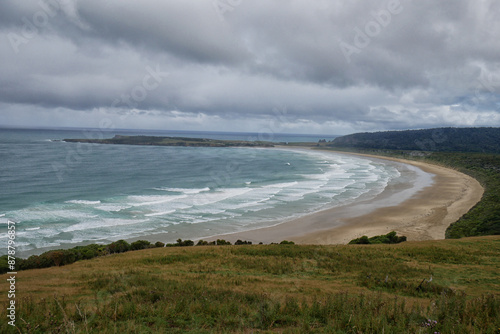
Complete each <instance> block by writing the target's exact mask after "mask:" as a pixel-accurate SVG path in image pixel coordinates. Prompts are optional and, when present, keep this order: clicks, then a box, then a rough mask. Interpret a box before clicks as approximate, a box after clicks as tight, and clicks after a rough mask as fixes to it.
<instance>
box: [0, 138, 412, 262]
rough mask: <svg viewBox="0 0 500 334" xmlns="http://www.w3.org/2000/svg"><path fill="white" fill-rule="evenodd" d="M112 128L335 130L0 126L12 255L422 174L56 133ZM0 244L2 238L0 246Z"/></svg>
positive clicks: (282, 154) (326, 202)
mask: <svg viewBox="0 0 500 334" xmlns="http://www.w3.org/2000/svg"><path fill="white" fill-rule="evenodd" d="M115 134H122V135H158V136H183V137H205V138H214V139H244V140H248V139H263V140H270V141H276V142H294V141H302V142H304V141H311V142H317V141H318V140H319V139H327V140H331V139H333V138H334V136H331V137H325V136H307V135H282V134H279V135H278V134H274V135H262V134H261V135H259V134H238V133H215V132H181V131H138V130H113V131H101V130H92V129H65V130H62V129H56V130H47V129H45V130H23V129H0V159H1V161H2V167H1V169H0V180H1V191H0V210H1V211H0V244H3V245H6V242H7V237H8V234H7V222H8V220H12V221H15V222H16V246H17V253H16V255H17V256H23V255H24V256H27V255H31V254H39V253H42V252H44V251H47V250H49V249H55V248H70V247H74V246H76V245H84V244H90V243H110V242H112V241H116V240H119V239H137V238H139V239H141V238H144V239H148V240H151V241H162V242H175V240H177V239H179V238H180V239H192V240H193V239H199V238H207V237H210V236H214V235H220V234H225V233H230V232H237V231H244V230H250V229H255V228H259V227H264V226H271V225H275V224H278V223H280V222H284V221H287V220H291V219H293V218H296V217H300V216H303V215H306V214H309V213H312V212H315V211H318V210H322V209H326V208H330V207H334V206H338V205H342V204H346V203H350V202H352V201H356V200H360V199H361V198H364V199H366V198H371V197H374V196H376V195H377V194H379V193H381V192H382V191H383V190H384V189H385V187H387V185H389V184H394V183H398V182H410V181H415V180H416V179H417V178H418V177H420V176H419V172H418V171H417V170H413V169H411V168H410V167H409V166H407V165H403V164H398V163H389V162H384V161H378V160H372V159H367V158H362V157H355V156H349V155H342V154H333V153H330V152H321V151H313V150H305V149H304V150H301V149H286V148H272V149H264V148H202V147H155V146H127V145H98V144H81V143H66V142H63V141H61V139H64V138H89V137H90V138H102V137H104V138H111V137H113V136H114V135H115ZM403 170H404V171H405V172H404V173H402V171H403ZM155 235H158V236H160V235H161V238H160V237H158V238H155ZM276 241H277V242H279V241H281V240H276ZM6 253H7V247H6V246H5V247H0V254H6Z"/></svg>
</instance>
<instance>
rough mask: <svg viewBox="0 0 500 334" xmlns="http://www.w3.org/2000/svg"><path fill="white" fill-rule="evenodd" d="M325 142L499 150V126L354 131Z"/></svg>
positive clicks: (439, 149)
mask: <svg viewBox="0 0 500 334" xmlns="http://www.w3.org/2000/svg"><path fill="white" fill-rule="evenodd" d="M326 145H327V146H330V147H343V148H348V147H349V148H355V149H385V150H412V151H432V152H482V153H500V128H437V129H425V130H406V131H384V132H372V133H355V134H351V135H347V136H342V137H337V138H335V139H334V140H333V141H332V142H329V143H327V144H326Z"/></svg>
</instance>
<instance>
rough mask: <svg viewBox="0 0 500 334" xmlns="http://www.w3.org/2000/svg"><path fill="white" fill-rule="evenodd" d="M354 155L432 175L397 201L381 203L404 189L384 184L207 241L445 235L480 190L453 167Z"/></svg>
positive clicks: (342, 240)
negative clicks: (373, 192) (364, 196)
mask: <svg viewBox="0 0 500 334" xmlns="http://www.w3.org/2000/svg"><path fill="white" fill-rule="evenodd" d="M330 152H331V151H330ZM333 153H335V152H332V154H333ZM339 153H341V154H354V153H344V152H339ZM354 155H360V156H365V157H369V158H374V159H383V160H391V161H396V162H400V163H405V164H409V165H413V166H416V167H418V168H420V169H422V170H423V171H424V172H426V173H430V174H433V175H434V178H433V183H432V185H430V186H427V187H424V188H423V189H421V190H420V191H418V192H417V193H416V194H414V195H413V196H412V197H410V198H409V199H407V200H405V201H403V202H402V203H399V204H397V205H391V204H390V203H389V201H387V202H386V203H388V204H386V205H384V200H385V199H387V198H390V197H391V196H395V195H396V196H397V194H398V192H399V191H403V190H404V189H398V188H397V187H392V188H391V187H388V188H387V189H386V190H384V192H382V193H381V194H380V195H379V196H377V197H376V198H374V199H371V200H365V201H359V202H354V203H351V204H348V205H344V206H340V207H335V208H332V209H327V210H323V211H319V212H316V213H313V214H310V215H307V216H304V217H300V218H297V219H294V220H291V221H288V222H284V223H281V224H278V225H275V226H272V227H267V228H261V229H256V230H251V231H246V232H239V233H232V234H226V235H223V236H219V237H215V238H210V239H206V240H214V239H217V238H223V239H225V240H228V241H231V242H234V241H236V240H238V239H241V240H248V241H252V242H254V243H258V242H264V243H270V242H280V241H282V240H291V241H294V242H296V243H298V244H347V243H348V242H349V241H351V240H352V239H355V238H359V237H361V236H363V235H366V236H368V237H371V236H375V235H381V234H387V233H388V232H391V231H396V232H397V233H398V235H404V236H406V237H407V238H408V240H409V241H419V240H436V239H444V237H445V231H446V229H447V228H448V226H449V225H450V224H452V223H454V222H455V221H457V220H458V219H459V218H460V217H461V216H462V215H464V214H465V213H466V212H467V211H469V210H470V209H471V208H472V207H473V206H474V205H475V204H476V203H477V202H478V201H479V200H480V199H481V197H482V195H483V192H484V189H483V187H482V186H481V185H480V184H479V182H478V181H477V180H475V179H474V178H472V177H470V176H468V175H465V174H463V173H460V172H458V171H456V170H453V169H449V168H444V167H441V166H437V165H432V164H427V163H422V162H416V161H409V160H403V159H394V158H385V157H380V156H372V155H365V154H354Z"/></svg>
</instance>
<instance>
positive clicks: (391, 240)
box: [349, 231, 406, 245]
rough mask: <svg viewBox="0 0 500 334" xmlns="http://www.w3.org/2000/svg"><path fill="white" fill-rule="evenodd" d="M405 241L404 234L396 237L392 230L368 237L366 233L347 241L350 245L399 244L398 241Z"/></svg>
mask: <svg viewBox="0 0 500 334" xmlns="http://www.w3.org/2000/svg"><path fill="white" fill-rule="evenodd" d="M404 241H406V237H405V236H400V237H398V236H397V235H396V232H394V231H392V232H389V233H387V234H386V235H377V236H375V237H371V238H368V237H367V236H366V235H364V236H362V237H361V238H357V239H353V240H351V241H350V242H349V244H350V245H370V244H399V243H400V242H404Z"/></svg>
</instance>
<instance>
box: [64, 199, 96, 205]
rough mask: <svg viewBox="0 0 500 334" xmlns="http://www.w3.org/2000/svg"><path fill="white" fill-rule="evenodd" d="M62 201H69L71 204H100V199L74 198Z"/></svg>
mask: <svg viewBox="0 0 500 334" xmlns="http://www.w3.org/2000/svg"><path fill="white" fill-rule="evenodd" d="M64 203H71V204H83V205H96V204H101V201H87V200H84V199H74V200H71V201H66V202H64Z"/></svg>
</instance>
